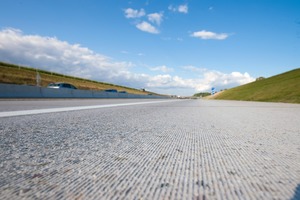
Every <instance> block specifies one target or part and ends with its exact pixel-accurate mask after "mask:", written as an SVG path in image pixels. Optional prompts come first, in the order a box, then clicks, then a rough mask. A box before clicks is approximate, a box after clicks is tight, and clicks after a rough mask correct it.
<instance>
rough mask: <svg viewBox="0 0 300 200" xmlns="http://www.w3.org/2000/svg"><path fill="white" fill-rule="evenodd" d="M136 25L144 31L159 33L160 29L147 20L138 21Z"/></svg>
mask: <svg viewBox="0 0 300 200" xmlns="http://www.w3.org/2000/svg"><path fill="white" fill-rule="evenodd" d="M136 27H137V28H138V29H140V30H141V31H144V32H148V33H153V34H158V33H159V31H158V30H157V29H156V28H155V27H154V26H152V25H151V24H150V23H148V22H145V21H143V22H141V23H138V24H137V25H136Z"/></svg>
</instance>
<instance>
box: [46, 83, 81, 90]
mask: <svg viewBox="0 0 300 200" xmlns="http://www.w3.org/2000/svg"><path fill="white" fill-rule="evenodd" d="M47 88H55V89H60V88H66V89H77V88H76V87H75V86H74V85H72V84H70V83H61V82H58V83H50V84H49V85H48V86H47Z"/></svg>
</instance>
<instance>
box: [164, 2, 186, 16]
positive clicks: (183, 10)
mask: <svg viewBox="0 0 300 200" xmlns="http://www.w3.org/2000/svg"><path fill="white" fill-rule="evenodd" d="M168 9H169V10H171V11H173V12H180V13H185V14H187V13H188V11H189V8H188V5H187V4H183V5H179V6H173V5H169V7H168Z"/></svg>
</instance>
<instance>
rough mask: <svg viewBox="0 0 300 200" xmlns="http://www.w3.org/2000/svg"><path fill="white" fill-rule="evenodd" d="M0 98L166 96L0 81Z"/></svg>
mask: <svg viewBox="0 0 300 200" xmlns="http://www.w3.org/2000/svg"><path fill="white" fill-rule="evenodd" d="M0 98H131V99H133V98H144V99H161V98H168V97H164V96H158V95H139V94H129V93H119V92H105V91H96V90H73V89H63V88H61V89H53V88H45V87H37V86H30V85H15V84H4V83H0Z"/></svg>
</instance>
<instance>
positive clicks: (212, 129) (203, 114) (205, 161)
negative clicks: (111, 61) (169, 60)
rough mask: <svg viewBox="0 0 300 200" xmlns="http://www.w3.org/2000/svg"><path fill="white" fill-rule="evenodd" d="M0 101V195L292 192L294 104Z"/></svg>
mask: <svg viewBox="0 0 300 200" xmlns="http://www.w3.org/2000/svg"><path fill="white" fill-rule="evenodd" d="M141 102H142V103H143V104H140V103H141ZM149 102H152V103H149ZM136 103H138V104H136ZM116 104H118V105H119V106H112V105H116ZM101 105H102V106H101ZM103 105H109V106H107V107H104V106H103ZM0 106H1V107H0V114H1V113H2V116H1V117H0V156H1V157H0V163H1V164H0V199H299V198H300V105H299V104H298V105H297V104H280V103H257V102H239V101H217V100H176V101H174V100H166V101H163V102H161V100H56V101H53V100H51V101H45V100H39V101H33V100H32V101H28V100H27V101H0ZM82 106H85V108H84V109H78V108H79V107H82ZM88 106H98V107H89V108H88ZM66 107H68V108H70V107H71V108H72V109H73V110H72V109H71V110H69V111H66V110H63V109H65V108H66ZM56 108H60V109H62V110H59V111H57V110H51V109H56ZM76 108H77V109H76ZM21 110H23V111H24V110H26V113H25V114H24V113H23V114H22V112H19V111H21ZM36 110H47V111H48V112H42V113H38V114H35V112H34V111H36ZM52 111H53V112H52ZM3 113H4V114H3ZM9 113H14V115H13V116H10V115H8V114H9ZM20 113H21V114H20Z"/></svg>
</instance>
